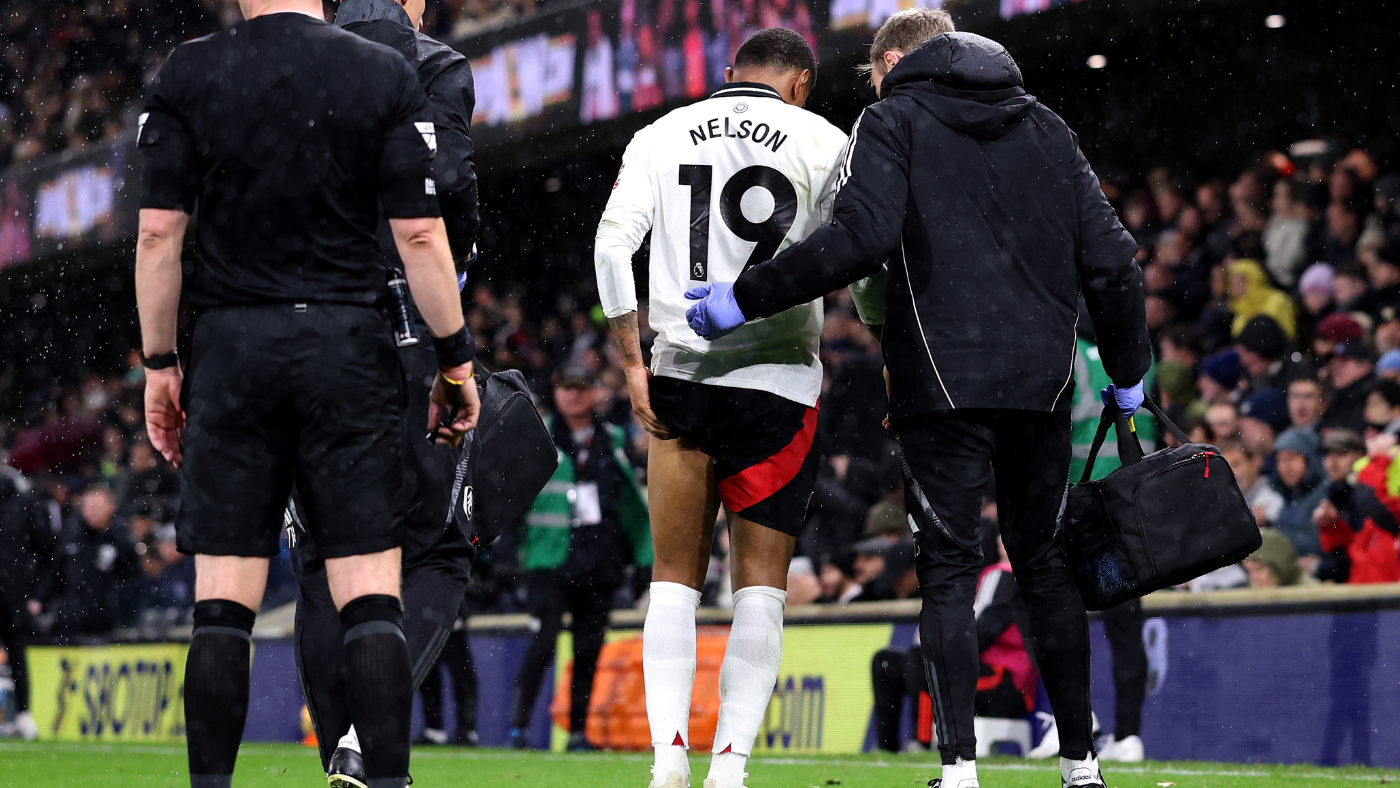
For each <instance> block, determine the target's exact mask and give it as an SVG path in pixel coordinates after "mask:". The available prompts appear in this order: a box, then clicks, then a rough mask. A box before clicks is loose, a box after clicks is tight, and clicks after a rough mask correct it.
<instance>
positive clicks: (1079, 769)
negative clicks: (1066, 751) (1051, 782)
mask: <svg viewBox="0 0 1400 788" xmlns="http://www.w3.org/2000/svg"><path fill="white" fill-rule="evenodd" d="M1073 763H1074V765H1073V766H1071V765H1070V764H1071V762H1069V761H1066V760H1065V759H1063V758H1061V759H1060V786H1061V788H1104V781H1103V773H1101V772H1100V771H1099V761H1098V759H1097V758H1093V757H1091V758H1090V759H1089V760H1088V761H1077V762H1073ZM1066 772H1068V774H1066Z"/></svg>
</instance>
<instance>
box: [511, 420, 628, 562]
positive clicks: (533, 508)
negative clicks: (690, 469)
mask: <svg viewBox="0 0 1400 788" xmlns="http://www.w3.org/2000/svg"><path fill="white" fill-rule="evenodd" d="M545 426H546V428H548V429H550V431H551V433H552V432H553V420H552V418H546V419H545ZM607 431H608V435H610V436H611V437H612V454H613V460H614V462H615V463H616V464H617V467H618V471H619V473H620V474H621V476H622V483H621V484H619V485H618V503H617V511H618V520H619V523H618V525H620V526H621V528H622V532H623V534H625V535H626V537H627V541H628V544H629V545H630V547H631V550H632V562H633V564H634V565H636V566H651V562H652V552H651V521H650V518H649V515H648V513H647V504H646V497H645V495H643V493H642V487H641V485H640V484H638V483H637V474H636V473H634V472H633V470H632V462H631V461H630V460H628V459H627V454H626V452H624V451H623V446H624V445H625V443H626V440H627V437H626V434H625V433H624V432H623V431H622V428H621V427H618V426H617V425H615V424H609V425H607ZM555 450H556V451H558V449H557V447H556V449H555ZM574 481H575V480H574V464H573V461H572V460H570V459H569V458H568V457H566V456H564V453H563V452H562V451H559V467H558V469H556V470H555V471H554V475H553V476H551V477H550V479H549V482H548V483H546V484H545V486H544V489H543V490H541V491H540V494H539V496H538V497H537V498H535V502H534V503H533V504H531V505H530V510H529V511H528V512H526V513H525V538H524V540H523V541H522V542H521V543H520V568H521V569H522V570H524V571H527V572H529V571H534V570H538V569H558V568H559V567H561V566H563V565H564V562H565V561H566V560H567V559H568V557H569V543H570V541H571V540H572V539H573V530H574V529H573V521H574V508H573V503H572V502H571V500H570V499H571V498H572V497H573V492H574Z"/></svg>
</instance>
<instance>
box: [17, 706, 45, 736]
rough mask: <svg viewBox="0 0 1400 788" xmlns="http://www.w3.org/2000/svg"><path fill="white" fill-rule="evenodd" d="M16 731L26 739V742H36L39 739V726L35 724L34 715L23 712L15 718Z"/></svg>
mask: <svg viewBox="0 0 1400 788" xmlns="http://www.w3.org/2000/svg"><path fill="white" fill-rule="evenodd" d="M15 730H17V731H19V735H20V736H22V737H24V740H25V741H34V740H35V739H37V738H39V724H38V723H36V722H34V715H33V714H30V713H29V712H27V711H22V712H20V713H19V714H18V715H16V716H15Z"/></svg>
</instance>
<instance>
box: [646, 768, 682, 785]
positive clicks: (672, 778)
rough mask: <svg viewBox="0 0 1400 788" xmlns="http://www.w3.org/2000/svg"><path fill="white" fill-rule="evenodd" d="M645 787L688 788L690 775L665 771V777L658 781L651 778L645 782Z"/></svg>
mask: <svg viewBox="0 0 1400 788" xmlns="http://www.w3.org/2000/svg"><path fill="white" fill-rule="evenodd" d="M647 788H690V775H688V774H681V773H680V772H667V773H666V779H664V780H661V781H659V782H658V781H657V780H655V779H653V780H652V781H651V782H650V783H648V784H647Z"/></svg>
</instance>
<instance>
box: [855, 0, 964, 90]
mask: <svg viewBox="0 0 1400 788" xmlns="http://www.w3.org/2000/svg"><path fill="white" fill-rule="evenodd" d="M954 29H955V28H954V27H953V17H952V15H951V14H949V13H948V12H947V11H944V10H943V9H941V8H906V9H904V10H903V11H900V12H899V13H897V14H893V15H891V16H890V18H889V19H886V20H885V23H884V24H883V25H880V29H879V31H877V32H876V33H875V42H874V43H873V44H871V45H870V62H868V63H866V64H865V65H863V66H858V67H857V68H856V70H857V71H858V72H860V73H861V74H864V75H867V76H868V75H869V74H870V72H871V71H873V70H874V69H875V64H876V63H879V62H881V61H882V60H884V59H885V53H886V52H893V51H896V50H898V51H899V52H901V53H903V54H908V53H909V52H912V51H914V50H915V49H918V48H919V45H921V44H923V43H924V42H925V41H928V40H929V39H930V38H933V37H934V36H937V35H941V34H943V33H951V32H953V31H954Z"/></svg>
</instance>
